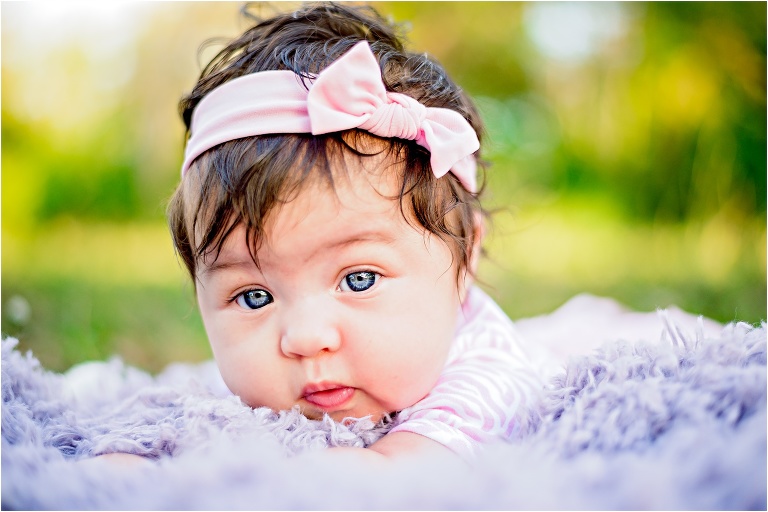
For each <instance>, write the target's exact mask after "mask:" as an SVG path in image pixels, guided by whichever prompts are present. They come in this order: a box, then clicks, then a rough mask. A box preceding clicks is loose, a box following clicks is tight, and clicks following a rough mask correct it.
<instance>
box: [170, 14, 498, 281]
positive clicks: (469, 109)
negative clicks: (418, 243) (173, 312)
mask: <svg viewBox="0 0 768 512" xmlns="http://www.w3.org/2000/svg"><path fill="white" fill-rule="evenodd" d="M244 12H245V13H246V14H248V13H247V10H246V11H244ZM397 31H398V28H397V26H395V25H393V24H391V23H389V22H387V21H386V20H384V19H383V18H382V17H381V16H380V15H379V14H378V13H377V12H376V11H375V10H374V9H372V8H370V7H364V6H355V5H351V4H335V3H319V4H309V5H306V6H304V7H302V8H301V9H299V10H297V11H295V12H290V13H285V14H279V15H276V16H274V17H272V18H269V19H265V20H261V21H258V22H257V24H256V25H255V26H253V27H252V28H250V29H249V30H247V31H246V32H245V33H244V34H242V35H241V36H240V37H238V38H236V39H234V40H233V41H231V42H230V43H229V44H228V45H227V46H226V47H225V48H223V49H222V50H221V51H220V52H219V53H218V55H216V57H214V59H213V60H212V61H211V62H210V63H209V64H208V65H207V66H206V67H205V68H204V69H203V71H202V73H201V76H200V78H199V80H198V81H197V84H196V85H195V87H194V88H193V89H192V92H191V93H189V95H187V96H185V97H184V98H183V99H182V100H181V102H180V103H179V113H180V115H181V117H182V119H183V120H184V123H185V125H186V128H187V133H189V129H190V123H191V119H192V111H193V110H194V108H195V106H196V105H197V104H198V103H199V101H200V100H201V99H202V98H203V97H204V96H205V95H206V94H208V93H209V92H210V91H211V90H213V89H214V88H216V87H218V86H219V85H221V84H223V83H225V82H227V81H229V80H232V79H234V78H236V77H239V76H242V75H245V74H249V73H257V72H260V71H267V70H278V69H287V70H291V71H293V72H294V73H297V74H298V75H301V76H304V77H310V76H313V75H314V74H316V73H318V72H319V71H321V70H322V69H324V68H325V67H326V66H327V65H328V64H330V63H331V62H333V61H334V60H335V59H337V58H338V57H339V56H341V55H342V54H344V53H345V52H346V51H348V50H349V49H350V48H351V47H352V46H353V45H354V44H355V43H357V42H359V41H361V40H367V41H368V42H369V43H370V46H371V49H372V51H373V53H374V55H375V56H376V58H377V59H378V61H379V65H380V68H381V71H382V78H383V81H384V85H385V87H386V89H387V90H388V91H393V92H398V93H403V94H407V95H408V96H410V97H412V98H414V99H416V100H418V101H419V102H421V103H422V104H423V105H425V106H428V107H442V108H449V109H452V110H455V111H457V112H459V113H460V114H462V115H463V116H464V117H465V118H466V119H467V120H468V121H469V123H470V124H471V125H472V127H473V128H474V130H475V131H476V132H477V134H478V137H481V135H482V125H481V122H480V117H479V115H478V113H477V111H476V109H475V107H474V105H473V104H472V103H471V101H470V100H469V98H468V97H467V96H466V95H465V94H464V93H463V91H462V90H461V89H460V88H459V87H458V86H456V85H455V84H454V83H453V81H451V80H450V78H449V77H448V75H447V74H446V72H445V70H444V69H443V68H442V67H441V66H440V65H439V64H437V63H436V62H435V61H433V60H431V59H430V58H429V57H428V56H426V55H425V54H414V53H410V52H407V51H406V50H405V49H404V47H403V43H402V41H401V38H400V37H399V35H398V33H397ZM371 142H374V143H373V144H371ZM382 147H383V148H385V149H384V150H383V151H385V152H386V153H387V156H390V155H391V156H392V157H394V158H395V161H396V162H397V163H398V164H400V165H398V166H393V168H400V169H402V170H403V171H402V172H401V176H400V191H399V196H398V197H395V198H393V200H399V203H400V210H401V212H402V213H403V216H404V217H405V219H406V220H407V221H408V222H413V221H415V222H417V223H418V224H420V225H421V226H422V227H423V228H424V229H426V230H427V231H428V232H431V233H434V234H435V235H437V236H439V237H440V238H441V239H442V240H443V241H444V242H445V243H447V244H448V245H449V247H450V248H451V251H452V254H453V257H454V259H455V260H456V261H457V263H458V264H457V268H458V275H457V277H458V276H460V275H462V272H463V271H464V270H467V269H468V268H469V257H470V251H471V249H472V246H473V243H474V241H475V236H476V232H475V223H476V222H477V220H478V216H479V215H483V214H484V212H483V210H482V208H481V207H480V203H479V201H478V197H477V196H478V194H472V193H470V192H468V191H467V190H466V189H465V188H464V187H463V186H462V185H461V184H460V182H459V181H458V180H457V179H456V178H455V177H454V176H453V174H451V173H449V174H447V175H445V176H444V177H442V178H439V179H437V178H435V176H434V174H433V173H432V171H431V167H430V163H429V157H430V155H429V153H428V151H427V150H426V149H424V148H423V147H421V146H419V145H417V144H416V143H415V142H414V141H409V140H401V139H394V138H393V139H381V138H379V137H376V136H375V135H371V134H369V133H367V132H362V131H359V130H349V131H347V132H340V133H332V134H327V135H320V136H314V135H311V134H275V135H259V136H253V137H247V138H243V139H237V140H233V141H229V142H225V143H223V144H220V145H218V146H216V147H214V148H211V149H210V150H208V151H206V152H205V153H203V154H202V155H201V156H200V157H198V158H197V159H196V160H195V162H194V163H193V165H192V167H190V169H189V170H188V171H187V173H186V175H185V177H184V178H183V180H182V183H181V185H180V186H179V187H178V189H177V190H176V193H175V194H174V196H173V198H172V199H171V202H170V205H169V208H168V220H169V224H170V228H171V232H172V235H173V241H174V244H175V247H176V250H177V251H178V253H179V255H180V256H181V258H182V259H183V261H184V264H185V265H186V267H187V270H188V271H189V273H190V275H191V276H192V279H193V281H195V276H196V269H197V263H198V261H199V260H200V259H201V258H203V257H205V256H206V255H207V254H211V253H212V254H215V255H218V253H219V251H220V250H221V247H222V244H223V243H224V241H225V240H226V238H227V236H229V234H230V233H231V232H232V230H233V229H234V228H235V227H237V226H238V225H240V224H243V225H244V227H245V228H246V237H247V239H246V241H247V243H248V245H249V247H251V248H252V250H251V253H252V255H253V258H254V262H256V264H257V265H258V260H257V258H256V249H257V248H258V245H259V243H260V242H261V240H262V239H263V234H264V224H265V221H266V217H267V215H268V214H269V213H270V211H272V209H273V208H274V207H275V206H276V205H278V204H280V203H282V202H285V201H290V199H291V197H293V196H294V194H296V193H297V192H299V190H300V187H301V186H302V185H303V184H305V183H306V182H307V181H308V179H309V178H312V179H316V178H318V177H321V178H323V179H326V180H327V182H328V183H329V184H330V186H331V187H333V179H334V178H333V177H334V173H333V172H332V169H333V170H334V171H336V172H338V170H339V166H343V161H344V158H343V157H344V156H345V155H350V154H351V155H355V157H356V158H365V157H366V156H367V155H371V154H380V153H381V151H382V149H381V148H382ZM366 148H368V149H366ZM370 148H374V149H373V150H371V149H370ZM476 156H477V157H478V159H479V154H477V155H476ZM478 161H479V160H478ZM481 170H482V167H481Z"/></svg>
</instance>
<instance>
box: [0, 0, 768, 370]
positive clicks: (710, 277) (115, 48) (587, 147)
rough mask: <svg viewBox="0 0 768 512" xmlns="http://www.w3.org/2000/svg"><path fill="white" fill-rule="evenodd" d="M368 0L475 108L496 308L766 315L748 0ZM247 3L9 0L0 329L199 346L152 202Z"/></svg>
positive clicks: (759, 35) (760, 49)
mask: <svg viewBox="0 0 768 512" xmlns="http://www.w3.org/2000/svg"><path fill="white" fill-rule="evenodd" d="M295 5H296V4H285V3H278V4H260V5H255V6H254V7H252V11H253V12H256V13H261V14H262V15H269V14H270V13H271V12H274V10H285V9H287V8H290V7H291V6H295ZM375 5H376V7H377V8H378V9H379V10H380V11H381V12H382V13H383V14H386V15H389V16H391V17H392V18H393V19H394V20H396V21H398V22H407V23H408V26H409V27H410V30H409V41H410V44H409V46H410V48H411V49H413V50H415V51H426V52H428V53H429V54H431V55H433V56H434V57H436V58H437V59H438V60H440V61H441V62H442V63H443V64H444V65H445V67H446V68H447V69H448V71H449V72H450V73H451V74H452V76H453V78H454V79H455V80H456V81H457V82H458V83H460V84H461V85H462V86H463V87H464V88H465V89H466V90H467V91H468V92H469V93H470V94H471V95H472V96H473V97H475V98H476V100H477V103H478V105H479V107H480V109H481V111H482V112H483V114H484V116H485V120H486V123H487V132H488V133H487V139H486V141H487V150H486V154H485V156H486V158H488V159H489V160H491V161H492V162H493V165H492V167H491V169H490V171H489V174H488V191H487V192H488V193H487V204H488V205H489V206H491V207H493V208H498V209H499V212H498V213H497V214H496V216H495V221H494V225H493V228H492V230H491V234H490V237H489V239H488V243H487V249H488V252H489V257H488V258H487V259H486V261H484V262H483V264H482V268H481V273H480V278H481V280H482V282H483V283H484V287H485V288H486V289H487V290H488V291H489V292H490V293H491V294H492V295H493V296H494V297H495V298H496V299H497V300H498V301H499V302H500V304H501V305H502V307H503V308H504V309H505V310H506V312H507V313H508V314H509V315H510V316H511V317H512V318H513V319H514V318H520V317H526V316H533V315H538V314H542V313H547V312H551V311H552V310H554V309H555V308H557V307H558V306H560V305H561V304H563V302H565V301H566V300H567V299H568V298H570V297H572V296H573V295H574V294H577V293H580V292H589V293H593V294H598V295H604V296H610V297H614V298H616V299H617V300H619V301H621V302H622V303H624V304H626V305H627V306H629V307H631V308H633V309H638V310H644V311H650V310H653V309H655V308H657V307H664V306H668V305H671V304H677V305H678V306H680V307H682V308H683V309H686V310H688V311H690V312H693V313H696V314H703V315H706V316H708V317H711V318H714V319H716V320H719V321H721V322H728V321H732V320H742V321H747V322H750V323H756V322H760V321H761V320H764V319H765V317H766V270H765V269H766V209H765V205H766V4H765V3H764V2H734V3H731V2H725V3H718V2H702V3H699V2H681V3H678V2H669V3H667V2H661V3H639V2H630V3H602V2H601V3H549V2H545V3H497V2H489V3H483V2H471V3H461V2H450V3H439V2H426V3H411V2H393V3H387V2H382V3H376V4H375ZM240 7H241V4H237V3H229V2H210V3H209V2H189V3H185V2H157V3H155V2H112V1H111V2H83V3H77V2H70V1H64V2H30V3H27V2H20V3H9V2H5V3H3V4H2V11H0V17H1V22H2V27H1V29H2V30H1V34H2V332H3V334H4V335H12V336H17V337H18V338H19V339H20V345H19V347H20V348H21V349H22V350H27V349H31V350H33V352H34V354H35V356H36V357H38V358H39V359H40V360H41V362H42V363H43V365H44V366H46V367H47V368H50V369H53V370H64V369H66V368H68V367H70V366H71V365H73V364H75V363H78V362H80V361H84V360H88V359H104V358H108V357H109V356H111V355H113V354H119V355H121V356H122V357H123V358H124V359H125V360H126V361H127V362H129V363H131V364H134V365H137V366H140V367H142V368H145V369H148V370H150V371H157V370H160V369H162V368H163V367H164V366H165V365H166V364H167V363H169V362H171V361H200V360H203V359H206V358H209V357H210V351H209V349H208V345H207V342H206V338H205V333H204V331H203V328H202V324H201V321H200V319H199V316H198V313H197V310H196V306H195V303H194V296H193V290H192V286H191V284H190V283H189V281H188V278H187V277H186V276H185V274H184V272H183V271H182V268H181V265H180V264H179V263H178V262H177V260H176V258H175V255H174V252H173V248H172V246H171V242H170V237H169V235H168V230H167V228H166V225H165V219H164V210H165V205H166V202H167V199H168V198H169V197H170V195H171V193H172V192H173V189H174V187H175V186H176V184H177V182H178V180H179V166H180V163H181V157H182V152H183V128H182V123H181V121H180V120H179V119H178V116H177V113H176V104H177V102H178V100H179V98H180V97H181V95H182V94H183V93H184V92H186V91H188V90H189V89H190V88H191V87H192V85H193V84H194V81H195V80H196V77H197V75H198V74H199V71H200V69H201V67H202V65H203V63H205V62H207V61H208V60H209V59H210V58H211V57H212V56H213V55H214V54H215V52H216V48H218V47H220V44H219V45H217V44H215V43H214V44H212V45H208V46H206V47H204V48H202V49H201V46H200V45H201V43H202V42H203V41H206V40H209V39H211V38H220V37H223V38H230V37H233V36H235V35H237V34H238V33H240V32H241V31H243V30H244V29H245V28H247V26H248V22H247V20H245V19H244V18H243V17H242V16H240V14H239V9H240Z"/></svg>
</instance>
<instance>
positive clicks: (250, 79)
mask: <svg viewBox="0 0 768 512" xmlns="http://www.w3.org/2000/svg"><path fill="white" fill-rule="evenodd" d="M353 128H359V129H362V130H366V131H369V132H370V133H373V134H375V135H379V136H381V137H396V138H401V139H407V140H414V141H416V143H417V144H419V145H421V146H423V147H425V148H427V149H428V150H429V152H430V164H431V166H432V171H433V172H434V173H435V176H436V177H438V178H440V177H442V176H444V175H445V173H447V172H448V171H450V172H452V173H453V174H454V175H455V176H456V177H457V178H458V179H459V181H461V183H462V185H464V187H465V188H466V189H467V190H469V191H470V192H475V191H476V179H475V170H476V162H475V158H474V152H475V151H477V150H478V149H479V147H480V142H479V141H478V138H477V134H476V133H475V130H474V129H473V128H472V126H471V125H470V124H469V122H467V120H466V119H464V117H463V116H462V115H461V114H459V113H458V112H455V111H453V110H450V109H446V108H434V107H426V106H424V105H422V104H421V103H419V102H418V101H416V100H415V99H413V98H411V97H409V96H406V95H404V94H398V93H394V92H387V90H386V88H385V87H384V83H383V82H382V79H381V71H380V69H379V64H378V61H377V60H376V57H375V56H374V55H373V52H372V51H371V48H370V46H369V45H368V42H367V41H361V42H359V43H357V44H355V46H353V47H352V49H350V50H349V51H348V52H347V53H345V54H344V55H342V56H341V57H339V58H338V59H337V60H336V61H335V62H333V63H332V64H331V65H329V66H328V67H327V68H325V69H324V70H323V71H321V72H320V73H319V74H318V76H317V77H316V78H315V79H314V80H311V81H309V83H308V84H307V85H306V86H305V85H304V83H303V82H302V81H301V80H299V79H298V77H297V75H296V74H295V73H294V72H293V71H287V70H273V71H262V72H259V73H252V74H250V75H245V76H241V77H238V78H235V79H233V80H230V81H229V82H226V83H224V84H222V85H220V86H219V87H217V88H215V89H214V90H212V91H211V92H209V93H208V94H207V95H206V96H205V97H204V98H203V99H202V100H201V101H200V103H199V104H198V105H197V107H196V108H195V111H194V112H193V114H192V124H191V128H190V137H189V140H188V141H187V147H186V149H185V152H184V163H183V164H182V168H181V173H182V175H183V174H184V173H185V172H186V170H187V169H189V167H190V166H191V165H192V162H194V160H195V159H196V158H197V157H198V156H200V155H201V154H203V153H204V152H205V151H207V150H209V149H211V148H213V147H214V146H217V145H218V144H222V143H224V142H227V141H230V140H235V139H240V138H244V137H250V136H254V135H266V134H278V133H312V134H314V135H319V134H323V133H331V132H338V131H343V130H350V129H353Z"/></svg>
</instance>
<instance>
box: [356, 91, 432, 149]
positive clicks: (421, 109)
mask: <svg viewBox="0 0 768 512" xmlns="http://www.w3.org/2000/svg"><path fill="white" fill-rule="evenodd" d="M386 96H387V99H388V100H389V102H387V103H384V104H382V105H380V106H379V107H378V108H377V109H376V110H374V111H373V113H372V114H371V117H369V118H368V120H367V121H365V122H363V124H361V125H360V126H359V128H361V129H363V130H366V131H369V132H371V133H372V134H374V135H378V136H380V137H397V138H398V139H406V140H416V139H418V138H419V135H420V134H421V124H422V123H423V122H424V119H425V118H426V116H427V108H426V107H425V106H424V105H422V104H421V103H419V102H418V101H416V100H415V99H413V98H411V97H410V96H406V95H404V94H398V93H394V92H390V93H387V95H386Z"/></svg>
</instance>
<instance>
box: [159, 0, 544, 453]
mask: <svg viewBox="0 0 768 512" xmlns="http://www.w3.org/2000/svg"><path fill="white" fill-rule="evenodd" d="M180 112H181V115H182V117H183V119H184V122H185V124H186V126H187V130H188V135H189V137H188V141H187V147H186V152H185V158H184V163H183V167H182V180H181V184H180V185H179V188H178V190H177V191H176V193H175V195H174V197H173V199H172V201H171V204H170V207H169V219H170V224H171V229H172V231H173V238H174V243H175V245H176V249H177V251H178V253H179V254H180V255H181V257H182V259H183V261H184V263H185V265H186V267H187V269H188V271H189V273H190V276H191V277H192V280H193V281H194V284H195V289H196V293H197V299H198V303H199V307H200V311H201V314H202V318H203V322H204V324H205V329H206V331H207V334H208V338H209V341H210V344H211V347H212V349H213V353H214V356H215V359H216V362H217V364H218V367H219V370H220V372H221V375H222V377H223V379H224V382H225V383H226V384H227V386H228V387H229V389H230V390H231V391H232V392H233V393H234V394H235V395H237V396H239V397H240V398H241V399H242V401H243V402H244V403H246V404H248V405H249V406H251V407H262V406H265V407H270V408H272V409H275V410H285V409H291V408H293V407H298V408H300V410H301V412H302V413H303V414H304V415H306V416H307V417H308V418H311V419H320V418H322V417H323V416H324V415H328V416H330V417H331V418H333V419H334V420H336V421H340V422H343V421H344V420H345V419H347V418H362V417H370V418H371V419H372V420H374V421H377V420H379V419H382V418H392V424H393V426H392V428H391V430H390V431H389V432H388V433H387V435H385V436H384V437H383V438H381V439H380V440H379V441H377V442H375V443H374V444H372V445H371V446H370V447H368V448H367V449H366V450H364V451H365V452H367V453H371V454H381V455H383V456H397V455H400V454H406V453H408V454H418V453H426V452H427V451H430V452H433V453H437V452H443V453H450V452H454V453H456V454H458V455H459V456H460V457H462V458H464V459H471V458H472V457H473V456H474V454H475V453H476V451H477V450H478V448H479V447H480V446H482V444H483V443H487V442H491V441H494V440H503V439H510V438H512V437H513V436H514V435H515V433H516V431H517V430H518V429H519V428H520V427H521V423H520V420H519V417H520V414H521V412H522V409H523V407H524V406H525V405H526V404H530V403H531V400H533V399H534V398H535V397H536V396H537V394H538V390H540V389H541V387H542V384H541V378H540V376H539V374H538V372H537V371H536V369H535V367H534V365H533V364H532V363H531V360H530V357H529V354H528V349H527V348H526V347H525V346H524V345H523V344H522V343H521V341H520V340H519V337H518V336H517V334H516V332H515V329H514V327H513V325H512V323H511V322H510V320H509V319H508V318H507V317H506V316H505V315H504V313H503V312H502V311H501V309H500V308H499V307H498V306H497V305H496V304H495V303H494V302H493V301H492V300H491V299H490V298H489V297H488V296H487V295H486V294H485V293H483V292H482V291H481V290H480V289H478V288H476V287H475V286H473V280H474V276H475V272H476V268H477V263H478V258H479V256H480V252H481V242H482V238H483V232H484V229H483V220H484V215H485V213H484V211H483V209H482V207H481V206H480V202H479V200H478V198H479V192H480V189H481V187H478V183H477V177H476V173H477V170H478V167H479V165H478V164H479V163H480V160H479V159H480V149H481V143H480V135H481V132H482V125H481V121H480V119H479V117H478V113H477V111H476V109H475V107H474V106H473V104H472V102H471V101H470V99H469V98H468V97H467V96H466V95H465V94H464V92H463V91H462V90H461V89H460V88H459V87H458V86H456V85H455V84H454V83H453V82H452V81H451V79H450V78H449V77H448V76H447V75H446V73H445V71H444V70H443V69H442V67H441V66H440V65H439V64H437V63H436V62H434V61H433V60H431V59H430V58H429V57H427V56H426V55H423V54H413V53H409V52H407V51H405V50H404V48H403V44H402V42H401V41H400V40H399V39H398V37H397V35H396V33H395V30H394V28H393V27H392V26H391V25H390V24H388V23H387V22H385V21H384V20H383V19H382V18H381V17H379V16H378V15H377V14H376V13H375V12H374V11H373V10H371V9H368V8H360V7H356V6H352V5H338V4H319V5H310V6H306V7H303V8H301V9H300V10H299V11H297V12H292V13H288V14H282V15H278V16H275V17H273V18H271V19H267V20H264V21H261V22H260V23H258V24H257V25H256V26H254V27H252V28H251V29H249V30H248V31H246V32H245V33H244V34H243V35H242V36H240V37H239V38H237V39H235V40H234V41H232V42H231V43H229V44H228V46H226V47H225V48H224V49H223V50H222V51H221V52H220V53H219V54H218V55H217V56H216V58H215V59H214V60H213V61H212V62H211V63H210V64H208V66H207V67H206V68H205V69H204V71H203V73H202V76H201V77H200V79H199V80H198V82H197V84H196V85H195V87H194V89H193V90H192V92H191V93H190V94H189V95H188V96H187V97H185V98H184V99H183V100H182V102H181V104H180ZM481 170H482V169H481ZM446 450H448V451H446Z"/></svg>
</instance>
